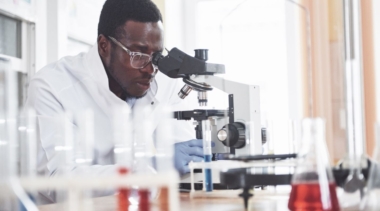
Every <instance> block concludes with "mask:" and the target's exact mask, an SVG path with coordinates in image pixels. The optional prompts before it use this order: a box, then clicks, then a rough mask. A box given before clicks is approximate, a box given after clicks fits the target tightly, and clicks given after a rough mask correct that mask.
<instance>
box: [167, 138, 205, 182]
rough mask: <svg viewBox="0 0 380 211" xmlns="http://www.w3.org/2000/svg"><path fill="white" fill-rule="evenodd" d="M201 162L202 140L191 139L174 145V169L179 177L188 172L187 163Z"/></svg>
mask: <svg viewBox="0 0 380 211" xmlns="http://www.w3.org/2000/svg"><path fill="white" fill-rule="evenodd" d="M202 160H203V140H201V139H193V140H190V141H185V142H180V143H176V144H174V167H175V168H176V169H177V171H178V172H179V173H180V175H183V174H186V173H189V172H190V169H189V166H188V164H189V162H190V161H194V162H201V161H202Z"/></svg>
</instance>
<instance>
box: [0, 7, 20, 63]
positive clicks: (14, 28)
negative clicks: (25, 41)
mask: <svg viewBox="0 0 380 211" xmlns="http://www.w3.org/2000/svg"><path fill="white" fill-rule="evenodd" d="M0 54H4V55H7V56H11V57H16V58H21V21H19V20H15V19H12V18H9V17H6V16H3V15H1V14H0Z"/></svg>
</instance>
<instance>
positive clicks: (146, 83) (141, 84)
mask: <svg viewBox="0 0 380 211" xmlns="http://www.w3.org/2000/svg"><path fill="white" fill-rule="evenodd" d="M150 82H151V81H150V80H149V81H137V82H136V83H137V85H138V86H139V87H140V88H141V89H144V90H146V89H149V87H150Z"/></svg>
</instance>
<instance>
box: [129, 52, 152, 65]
mask: <svg viewBox="0 0 380 211" xmlns="http://www.w3.org/2000/svg"><path fill="white" fill-rule="evenodd" d="M149 61H150V56H148V55H140V54H138V55H135V56H134V57H133V58H132V62H131V63H132V66H133V67H135V68H143V67H145V66H146V65H147V64H148V63H149Z"/></svg>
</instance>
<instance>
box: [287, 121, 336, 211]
mask: <svg viewBox="0 0 380 211" xmlns="http://www.w3.org/2000/svg"><path fill="white" fill-rule="evenodd" d="M288 208H289V209H290V210H291V211H301V210H308V211H336V210H340V206H339V202H338V198H337V195H336V184H335V181H334V177H333V175H332V171H331V169H330V164H329V156H328V152H327V148H326V144H325V123H324V120H322V119H320V118H316V119H304V120H303V121H302V147H301V149H300V151H299V153H298V157H297V167H296V170H295V173H294V174H293V178H292V191H291V193H290V198H289V203H288Z"/></svg>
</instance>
